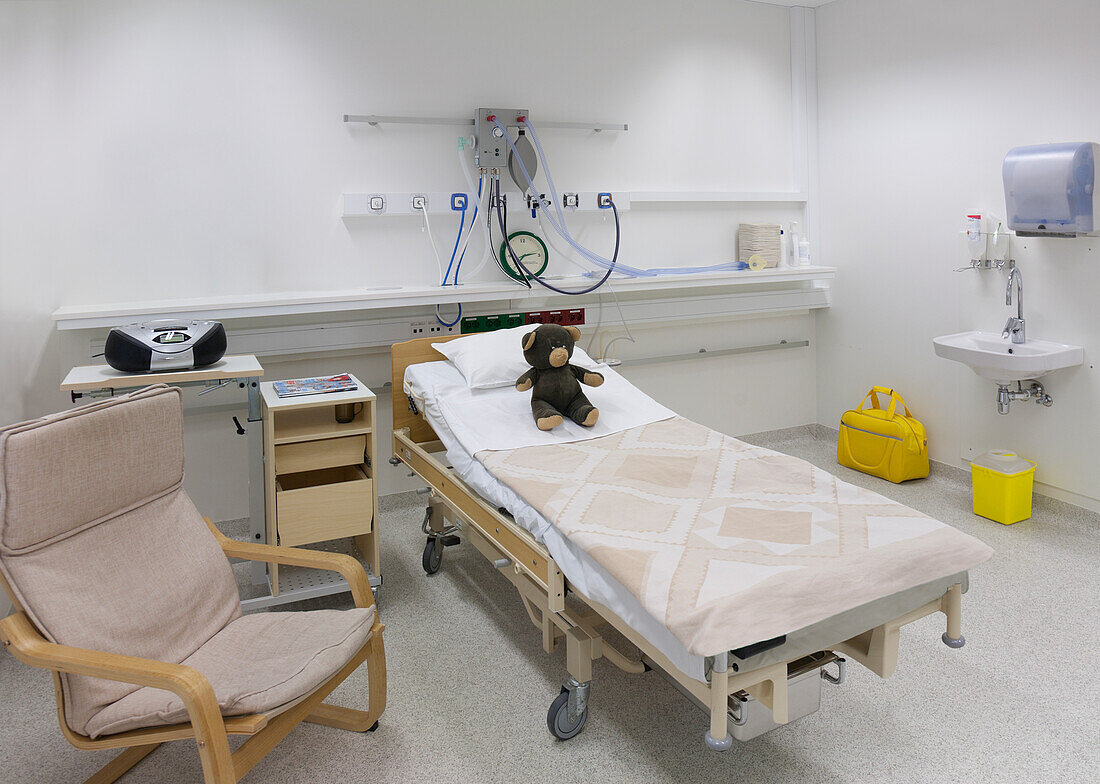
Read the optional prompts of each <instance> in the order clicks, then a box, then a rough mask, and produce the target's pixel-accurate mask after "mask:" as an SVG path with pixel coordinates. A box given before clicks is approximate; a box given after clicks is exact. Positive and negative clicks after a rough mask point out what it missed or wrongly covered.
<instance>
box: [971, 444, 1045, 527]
mask: <svg viewBox="0 0 1100 784" xmlns="http://www.w3.org/2000/svg"><path fill="white" fill-rule="evenodd" d="M970 478H971V482H972V486H973V491H974V514H976V515H981V516H982V517H988V518H989V519H990V520H996V521H997V522H998V523H1003V524H1004V525H1012V523H1018V522H1020V521H1021V520H1026V519H1027V518H1029V517H1031V491H1032V485H1033V483H1034V480H1035V463H1034V462H1032V461H1031V460H1028V459H1027V458H1025V457H1020V456H1019V455H1017V454H1016V453H1014V452H1008V451H1006V450H1003V449H994V450H991V451H989V452H986V453H985V454H984V455H982V456H981V457H978V458H976V459H974V460H971V461H970Z"/></svg>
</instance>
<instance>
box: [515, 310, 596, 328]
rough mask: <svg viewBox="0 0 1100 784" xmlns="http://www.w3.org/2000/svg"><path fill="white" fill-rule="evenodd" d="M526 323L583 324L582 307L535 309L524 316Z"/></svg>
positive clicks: (577, 325)
mask: <svg viewBox="0 0 1100 784" xmlns="http://www.w3.org/2000/svg"><path fill="white" fill-rule="evenodd" d="M524 323H526V324H561V325H562V326H571V327H579V326H581V325H583V324H584V308H571V309H570V310H535V311H530V312H528V313H527V314H525V316H524Z"/></svg>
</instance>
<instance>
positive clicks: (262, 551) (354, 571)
mask: <svg viewBox="0 0 1100 784" xmlns="http://www.w3.org/2000/svg"><path fill="white" fill-rule="evenodd" d="M203 519H204V520H206V525H207V526H208V527H209V528H210V531H211V532H212V533H213V534H214V538H216V539H217V540H218V544H220V545H221V548H222V552H224V553H225V555H226V557H228V558H244V559H245V560H246V561H264V562H266V563H276V564H284V565H286V566H305V567H307V568H310V569H325V570H327V571H330V572H338V573H339V574H340V575H341V576H342V577H343V578H344V579H345V580H347V581H348V587H349V588H350V589H351V596H352V598H353V599H354V600H355V606H356V607H373V606H374V592H373V591H372V590H371V587H370V581H369V580H368V579H367V573H366V571H365V570H364V569H363V565H362V564H361V563H359V561H357V560H355V559H354V558H352V557H351V556H350V555H344V554H343V553H325V552H320V551H318V550H306V549H303V548H300V547H276V546H275V545H270V544H257V543H255V542H238V541H237V540H236V539H230V538H229V537H228V536H226V535H225V534H223V533H222V532H221V531H219V530H218V527H217V526H216V525H214V523H212V522H211V521H210V518H209V517H204V518H203Z"/></svg>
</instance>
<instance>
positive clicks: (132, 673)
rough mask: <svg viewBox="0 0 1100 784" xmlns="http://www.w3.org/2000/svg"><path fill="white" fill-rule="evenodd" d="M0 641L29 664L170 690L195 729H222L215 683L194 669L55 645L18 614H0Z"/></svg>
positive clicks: (134, 657) (20, 613)
mask: <svg viewBox="0 0 1100 784" xmlns="http://www.w3.org/2000/svg"><path fill="white" fill-rule="evenodd" d="M0 640H2V641H3V644H4V647H5V648H7V649H8V650H10V651H11V652H12V655H13V656H15V658H16V659H18V660H19V661H21V662H23V663H24V664H27V665H30V666H31V667H38V668H41V669H45V670H55V671H58V672H67V673H72V674H74V675H90V676H92V677H95V678H106V679H107V680H111V681H120V682H122V683H133V684H135V685H138V686H151V687H153V688H155V689H164V690H166V691H170V692H172V693H173V694H176V695H178V696H179V697H180V699H182V700H183V703H184V705H185V706H186V707H187V712H188V714H189V715H190V717H191V721H192V724H193V725H194V726H195V727H196V730H199V727H200V724H202V725H203V726H205V727H207V728H210V729H215V728H217V727H219V726H220V727H223V729H222V732H223V733H224V724H223V722H222V717H221V710H220V709H219V707H218V700H217V698H216V697H215V696H214V687H213V686H211V685H210V681H208V680H207V679H206V678H205V677H204V676H203V674H202V673H200V672H199V671H198V670H196V669H194V668H193V667H187V666H185V665H183V664H172V663H171V662H162V661H156V660H155V659H142V658H139V657H136V656H124V655H122V654H119V653H107V652H105V651H93V650H89V649H87V648H74V647H72V646H70V645H59V644H57V643H54V642H50V641H49V640H47V639H46V638H45V637H43V636H42V635H41V634H40V633H39V631H38V630H37V629H35V628H34V625H33V624H32V623H31V622H30V619H28V618H27V616H26V614H24V613H22V612H16V613H13V614H11V615H9V616H8V617H6V618H0Z"/></svg>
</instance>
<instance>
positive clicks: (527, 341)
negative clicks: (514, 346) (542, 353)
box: [523, 330, 535, 351]
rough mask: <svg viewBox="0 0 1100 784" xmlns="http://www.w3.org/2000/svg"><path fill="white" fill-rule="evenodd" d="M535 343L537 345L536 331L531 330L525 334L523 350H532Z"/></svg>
mask: <svg viewBox="0 0 1100 784" xmlns="http://www.w3.org/2000/svg"><path fill="white" fill-rule="evenodd" d="M533 345H535V331H534V330H531V331H530V332H528V333H527V334H526V335H524V336H523V350H524V351H530V350H531V346H533Z"/></svg>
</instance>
